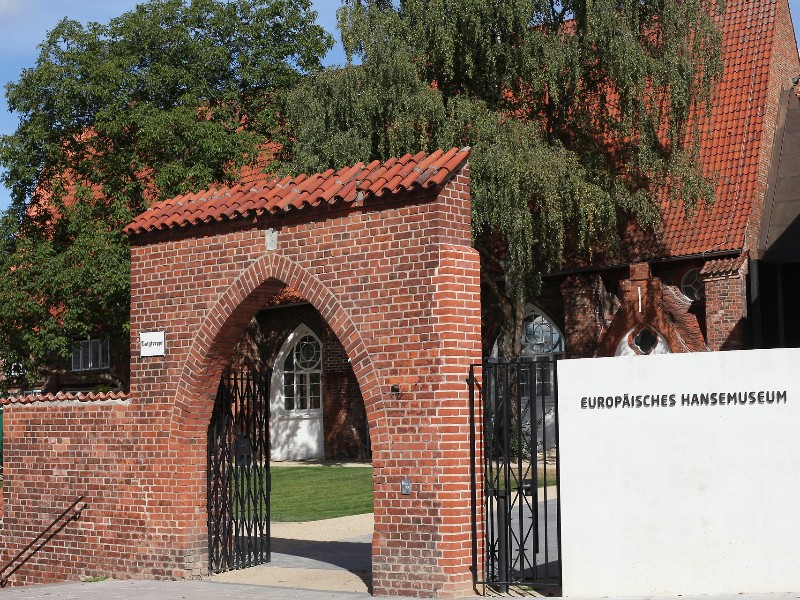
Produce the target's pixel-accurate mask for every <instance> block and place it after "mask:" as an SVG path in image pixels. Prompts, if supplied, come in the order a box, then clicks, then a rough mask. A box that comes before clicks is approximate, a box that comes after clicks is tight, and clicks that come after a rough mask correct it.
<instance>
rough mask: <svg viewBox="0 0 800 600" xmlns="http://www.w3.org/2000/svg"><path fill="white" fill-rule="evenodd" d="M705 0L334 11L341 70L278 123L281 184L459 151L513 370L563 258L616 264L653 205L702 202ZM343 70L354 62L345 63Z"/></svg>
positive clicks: (361, 6)
mask: <svg viewBox="0 0 800 600" xmlns="http://www.w3.org/2000/svg"><path fill="white" fill-rule="evenodd" d="M722 10H723V8H722V6H721V3H719V2H716V1H715V0H656V1H653V2H641V1H639V0H567V1H563V2H556V1H554V0H508V1H503V2H500V1H498V0H400V2H392V1H390V0H346V1H345V2H344V5H343V7H342V8H341V9H340V10H339V14H338V16H339V27H340V30H341V35H342V40H343V42H344V45H345V49H346V51H347V52H348V65H347V66H346V67H345V68H343V69H338V70H330V69H329V70H325V71H323V72H320V73H317V74H315V75H313V76H311V77H309V78H308V79H306V80H305V81H304V82H303V83H302V84H301V85H300V86H298V88H297V89H296V90H295V91H293V92H292V94H291V95H290V96H289V98H288V101H287V106H286V109H285V122H284V124H283V125H284V129H285V132H286V137H285V140H284V141H285V146H284V154H283V156H282V159H283V167H282V168H283V170H284V171H287V172H297V171H307V172H314V171H320V170H324V169H327V168H331V167H337V166H340V165H342V164H353V163H355V162H358V161H369V160H373V159H386V158H388V157H390V156H397V155H402V154H404V153H405V152H412V153H413V152H418V151H420V150H426V151H431V150H433V149H434V148H438V147H451V146H454V145H456V146H464V145H470V146H472V149H473V152H472V157H471V163H470V167H471V175H472V196H473V237H474V242H475V246H476V248H477V249H478V250H479V252H480V254H481V262H482V279H483V283H484V287H485V289H486V290H487V291H488V292H489V293H490V294H492V295H493V296H494V298H495V300H496V302H497V304H498V305H499V306H500V307H501V308H502V311H503V315H504V318H503V323H502V330H501V338H500V339H501V345H500V351H501V354H502V355H503V356H505V357H513V356H517V355H518V354H519V351H520V349H521V348H520V342H519V339H520V336H519V335H518V333H519V330H520V327H521V323H522V318H523V317H524V310H525V302H526V300H527V299H529V298H530V297H531V296H532V295H534V294H535V293H536V292H537V290H538V289H539V286H540V283H541V274H542V273H545V272H548V271H552V270H553V269H554V268H556V267H558V266H560V265H563V264H564V263H565V261H566V260H573V261H579V262H583V263H584V264H585V263H587V262H591V261H595V262H597V261H602V260H607V259H609V258H612V257H614V256H615V255H616V254H619V252H620V240H621V231H622V230H623V228H624V226H625V225H626V224H627V223H628V222H629V220H631V219H633V220H635V221H636V222H637V223H639V224H640V225H641V226H643V227H649V228H651V229H652V228H653V227H654V226H655V225H656V224H657V222H658V220H659V216H660V209H659V198H660V197H661V195H663V194H666V195H667V196H668V197H669V199H671V200H673V201H679V202H683V204H684V206H685V207H686V210H688V211H692V210H693V209H694V207H696V205H697V203H698V202H701V201H706V202H711V201H712V200H713V186H712V185H711V182H710V181H709V180H708V179H707V178H706V176H705V175H704V174H703V173H702V171H701V169H700V166H699V164H698V144H699V135H698V133H699V131H700V128H701V126H702V123H703V120H704V119H705V117H706V116H707V113H708V107H709V103H710V100H711V97H712V92H713V90H714V88H715V83H716V81H717V80H718V78H719V76H720V74H721V68H722V65H721V59H720V52H721V49H720V47H721V34H720V31H719V29H718V27H717V25H716V19H717V18H718V17H719V16H720V15H721V11H722ZM351 59H357V60H358V61H360V63H359V64H354V61H353V60H351Z"/></svg>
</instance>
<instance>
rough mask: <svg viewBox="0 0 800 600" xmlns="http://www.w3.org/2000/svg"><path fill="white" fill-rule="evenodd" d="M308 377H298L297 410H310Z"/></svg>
mask: <svg viewBox="0 0 800 600" xmlns="http://www.w3.org/2000/svg"><path fill="white" fill-rule="evenodd" d="M307 377H308V376H307V375H298V376H297V410H306V409H307V408H308V378H307Z"/></svg>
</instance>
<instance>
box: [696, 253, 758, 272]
mask: <svg viewBox="0 0 800 600" xmlns="http://www.w3.org/2000/svg"><path fill="white" fill-rule="evenodd" d="M746 258H747V254H745V253H743V254H740V255H739V256H734V257H733V258H721V259H719V260H709V261H708V262H706V264H705V265H703V268H702V269H700V275H701V276H703V277H724V276H727V275H733V274H734V273H737V272H738V271H739V269H741V268H742V264H744V261H745V259H746Z"/></svg>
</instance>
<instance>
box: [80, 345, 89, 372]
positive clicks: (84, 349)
mask: <svg viewBox="0 0 800 600" xmlns="http://www.w3.org/2000/svg"><path fill="white" fill-rule="evenodd" d="M91 364H92V343H91V342H81V371H85V370H87V369H89V368H91V367H90V366H89V365H91Z"/></svg>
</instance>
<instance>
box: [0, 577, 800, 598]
mask: <svg viewBox="0 0 800 600" xmlns="http://www.w3.org/2000/svg"><path fill="white" fill-rule="evenodd" d="M0 597H2V598H3V600H5V599H6V598H8V600H42V599H44V600H180V599H184V598H185V599H187V600H227V599H229V598H230V599H236V600H251V599H252V600H256V599H258V600H264V598H268V599H269V600H367V599H370V600H371V598H372V596H370V595H369V594H367V593H365V592H360V593H357V592H330V591H325V592H323V591H317V590H301V589H293V588H282V587H265V586H260V585H244V584H238V583H221V582H218V581H209V580H204V581H100V582H97V583H62V584H57V585H39V586H25V587H20V588H6V589H4V590H2V591H0ZM798 597H800V593H797V592H793V593H784V594H725V595H715V596H669V597H666V598H674V599H675V600H795V599H796V598H798ZM570 600H600V599H599V598H571V599H570ZM627 600H653V597H644V596H641V597H634V598H629V599H627ZM656 600H658V599H656Z"/></svg>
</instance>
